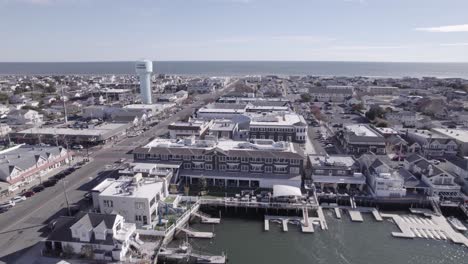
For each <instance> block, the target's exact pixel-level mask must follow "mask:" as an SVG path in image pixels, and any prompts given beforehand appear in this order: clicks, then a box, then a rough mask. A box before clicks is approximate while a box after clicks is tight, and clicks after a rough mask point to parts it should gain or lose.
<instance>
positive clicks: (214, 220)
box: [193, 211, 221, 224]
mask: <svg viewBox="0 0 468 264" xmlns="http://www.w3.org/2000/svg"><path fill="white" fill-rule="evenodd" d="M193 215H194V216H196V217H198V218H200V219H201V222H202V224H219V223H221V219H220V218H213V217H211V216H209V215H208V214H205V213H202V212H200V211H196V212H194V213H193Z"/></svg>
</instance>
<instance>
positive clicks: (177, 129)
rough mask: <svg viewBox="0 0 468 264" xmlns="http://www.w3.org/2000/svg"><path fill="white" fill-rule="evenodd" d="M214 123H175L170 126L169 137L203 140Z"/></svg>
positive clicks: (199, 121)
mask: <svg viewBox="0 0 468 264" xmlns="http://www.w3.org/2000/svg"><path fill="white" fill-rule="evenodd" d="M211 124H212V122H211V121H210V122H208V121H205V120H192V121H188V122H181V121H178V122H174V123H172V124H170V125H169V126H168V129H169V135H170V137H171V138H172V139H177V138H183V137H191V136H195V137H196V138H203V137H204V136H205V134H206V133H207V132H208V129H209V128H210V125H211Z"/></svg>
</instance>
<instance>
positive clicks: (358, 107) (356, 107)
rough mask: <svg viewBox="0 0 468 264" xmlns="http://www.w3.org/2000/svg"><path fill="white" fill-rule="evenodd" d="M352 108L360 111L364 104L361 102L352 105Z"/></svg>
mask: <svg viewBox="0 0 468 264" xmlns="http://www.w3.org/2000/svg"><path fill="white" fill-rule="evenodd" d="M352 109H353V110H354V111H357V112H361V111H362V110H364V105H362V103H361V104H355V105H353V106H352Z"/></svg>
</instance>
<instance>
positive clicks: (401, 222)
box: [381, 214, 468, 247]
mask: <svg viewBox="0 0 468 264" xmlns="http://www.w3.org/2000/svg"><path fill="white" fill-rule="evenodd" d="M381 216H382V217H386V218H392V219H393V221H394V222H395V224H396V225H397V226H398V228H399V229H400V231H401V232H392V236H394V237H401V238H415V237H423V238H431V239H444V240H445V239H447V240H451V241H452V242H454V243H456V244H462V245H465V246H466V247H468V238H467V237H465V236H464V235H463V234H460V233H458V232H456V231H455V230H454V229H453V228H452V226H451V225H450V224H449V222H448V221H447V219H445V217H444V216H441V215H432V217H431V219H427V218H421V217H418V216H408V215H407V216H400V215H396V214H381Z"/></svg>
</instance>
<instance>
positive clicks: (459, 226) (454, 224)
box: [447, 217, 467, 232]
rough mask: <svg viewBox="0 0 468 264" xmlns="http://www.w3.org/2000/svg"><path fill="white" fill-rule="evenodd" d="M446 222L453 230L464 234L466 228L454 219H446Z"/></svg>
mask: <svg viewBox="0 0 468 264" xmlns="http://www.w3.org/2000/svg"><path fill="white" fill-rule="evenodd" d="M447 220H448V222H449V223H450V224H451V225H452V226H453V228H455V229H457V230H458V231H460V232H465V231H466V230H467V228H466V227H465V226H464V225H463V223H462V222H461V221H460V220H458V219H457V218H455V217H448V218H447Z"/></svg>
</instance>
